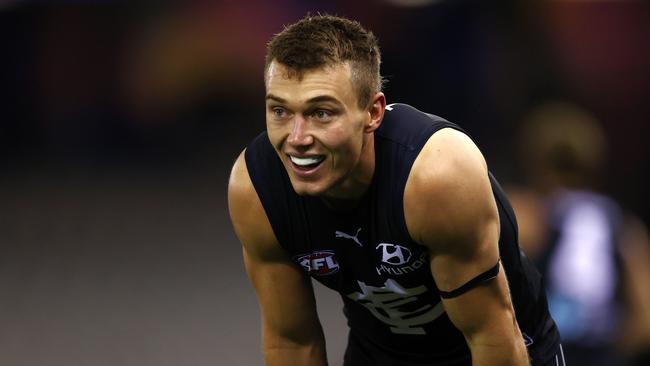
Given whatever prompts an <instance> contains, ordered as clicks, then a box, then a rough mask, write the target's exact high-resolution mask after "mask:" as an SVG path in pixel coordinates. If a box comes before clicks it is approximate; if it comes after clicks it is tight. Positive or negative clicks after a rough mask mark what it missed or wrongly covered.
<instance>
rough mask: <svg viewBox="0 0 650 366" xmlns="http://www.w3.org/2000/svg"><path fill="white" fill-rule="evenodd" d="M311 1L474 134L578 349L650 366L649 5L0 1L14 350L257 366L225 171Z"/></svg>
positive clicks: (0, 160)
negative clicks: (281, 36)
mask: <svg viewBox="0 0 650 366" xmlns="http://www.w3.org/2000/svg"><path fill="white" fill-rule="evenodd" d="M308 12H311V13H317V12H326V13H330V14H335V15H343V16H347V17H350V18H354V19H356V20H359V21H360V22H361V23H362V24H363V25H365V26H366V27H367V28H370V29H371V30H373V32H374V33H375V34H376V35H377V36H378V38H379V40H380V45H381V47H382V52H383V65H382V74H383V75H384V76H385V77H386V78H387V79H388V83H387V84H386V89H385V92H386V94H387V96H388V101H389V103H394V102H403V103H408V104H411V105H413V106H415V107H417V108H419V109H421V110H424V111H427V112H430V113H434V114H437V115H440V116H443V117H445V118H447V119H449V120H451V121H454V122H456V123H458V124H460V125H461V126H463V127H464V128H465V129H466V130H467V131H468V132H469V133H470V134H471V135H472V136H473V137H474V138H475V140H476V141H477V143H478V145H479V147H480V148H481V149H482V151H483V152H484V154H485V156H486V158H487V161H488V164H489V165H490V167H491V170H492V171H493V173H495V175H496V176H497V177H498V179H499V180H500V181H501V182H502V183H503V184H504V186H506V187H507V189H508V191H509V192H511V197H512V200H513V204H514V205H515V208H516V210H517V214H518V215H519V216H520V217H519V220H520V229H521V235H522V239H521V241H522V243H521V244H522V246H523V247H525V248H526V250H527V252H528V253H529V256H530V257H531V258H532V259H534V260H535V261H536V262H537V263H538V265H539V266H540V270H541V271H543V272H544V273H545V275H546V276H547V278H548V279H549V281H548V285H549V292H550V293H551V296H550V299H551V302H552V303H551V307H552V310H553V311H554V316H555V317H556V319H558V323H560V324H559V325H560V328H561V331H562V333H563V335H564V336H565V343H567V344H568V345H569V347H573V348H574V349H575V350H576V351H575V352H572V354H573V357H576V358H575V359H576V360H579V357H583V356H581V355H583V354H590V353H591V354H593V350H595V349H604V350H605V352H604V353H603V354H599V359H600V360H601V361H602V360H606V361H603V362H601V364H609V365H619V364H620V365H641V364H645V365H647V364H650V363H649V361H648V349H650V319H649V317H650V315H649V314H650V296H649V295H648V291H649V290H648V289H650V285H648V284H647V282H648V281H650V272H649V271H648V268H650V249H649V248H648V246H649V244H648V236H647V227H646V225H647V224H648V223H649V222H650V211H649V206H650V205H649V203H650V199H649V198H650V197H649V195H648V188H647V187H648V186H649V185H650V182H649V179H648V166H650V151H649V145H650V144H649V143H648V138H649V137H650V131H649V125H650V123H649V122H650V47H649V46H648V45H649V43H648V39H650V3H649V2H648V1H640V0H637V1H635V0H627V1H624V0H618V1H615V0H610V1H607V0H600V1H588V0H582V1H577V0H573V1H571V0H536V1H532V0H531V1H515V0H512V1H510V0H502V1H499V2H488V1H465V0H447V1H444V0H428V1H427V0H383V1H380V0H374V1H373V0H369V1H364V2H352V1H317V0H309V1H298V0H275V1H263V0H247V1H235V0H232V1H227V0H223V1H171V0H166V1H162V0H161V1H157V2H144V1H126V0H94V1H91V0H86V1H55V0H50V1H27V0H24V1H20V0H13V1H12V0H0V47H1V48H0V96H1V99H0V100H1V102H0V106H1V109H0V364H1V365H10V366H23V365H25V366H27V365H66V366H67V365H93V366H95V365H97V366H99V365H112V366H114V365H125V366H127V365H129V366H130V365H133V366H135V365H139V366H143V365H261V364H262V359H261V353H260V330H259V314H258V306H257V302H256V299H255V295H254V292H253V290H252V287H251V286H250V284H249V282H248V279H247V277H246V274H245V272H244V269H243V266H242V264H241V248H240V245H239V243H238V241H237V240H236V238H235V236H234V233H233V231H232V229H231V226H230V222H229V219H228V213H227V205H226V186H227V179H228V174H229V170H230V167H231V164H232V162H233V161H234V159H235V157H236V156H237V154H238V153H239V152H240V151H241V150H242V149H243V148H244V147H245V146H246V145H247V143H248V142H249V141H250V140H251V139H252V138H253V137H254V136H256V135H257V134H258V133H259V132H261V131H262V130H263V129H264V107H263V106H264V102H263V98H264V84H263V80H262V73H263V64H264V60H263V58H264V54H265V44H266V42H267V41H268V40H269V38H270V37H271V36H272V35H273V34H275V33H277V32H279V31H281V30H282V27H283V25H284V24H289V23H291V22H294V21H296V20H297V19H299V18H301V17H302V16H304V15H305V14H306V13H308ZM558 253H559V254H558ZM566 258H572V259H574V260H573V261H571V260H568V261H567V260H562V259H566ZM317 290H318V304H319V313H320V314H321V319H322V322H323V324H324V327H325V331H326V336H327V339H328V352H329V358H330V363H331V364H332V365H340V364H341V360H342V354H343V351H344V347H345V340H346V334H347V333H346V328H345V323H344V320H343V318H342V315H341V306H342V305H341V302H340V300H339V299H338V297H337V295H336V294H332V293H329V292H325V291H323V290H322V289H321V288H320V287H317ZM583 315H584V316H583ZM565 322H566V324H565ZM589 324H591V326H588V325H589ZM594 325H595V326H594ZM591 328H594V329H591ZM585 357H586V356H585ZM577 362H580V363H577ZM589 362H592V361H589ZM593 362H596V361H593ZM569 364H571V363H569ZM573 364H574V365H578V364H580V365H587V364H596V363H587V361H576V362H574V363H573Z"/></svg>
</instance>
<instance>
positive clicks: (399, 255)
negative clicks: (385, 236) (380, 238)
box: [376, 243, 411, 266]
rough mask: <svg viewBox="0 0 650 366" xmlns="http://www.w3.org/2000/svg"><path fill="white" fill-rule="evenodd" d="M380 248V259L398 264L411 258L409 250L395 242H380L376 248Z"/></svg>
mask: <svg viewBox="0 0 650 366" xmlns="http://www.w3.org/2000/svg"><path fill="white" fill-rule="evenodd" d="M379 248H381V261H382V262H384V263H388V264H392V265H394V266H399V265H401V264H404V263H406V262H408V261H409V260H410V259H411V251H410V250H409V249H408V248H405V247H403V246H401V245H397V244H389V243H381V244H379V245H377V248H376V249H379Z"/></svg>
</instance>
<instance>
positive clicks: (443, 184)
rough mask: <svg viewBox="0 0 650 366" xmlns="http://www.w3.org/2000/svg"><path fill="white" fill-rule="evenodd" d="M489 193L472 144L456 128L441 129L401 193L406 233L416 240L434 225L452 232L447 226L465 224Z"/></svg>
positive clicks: (483, 165)
mask: <svg viewBox="0 0 650 366" xmlns="http://www.w3.org/2000/svg"><path fill="white" fill-rule="evenodd" d="M489 193H490V191H489V181H488V173H487V166H486V163H485V160H484V159H483V156H482V154H481V152H480V151H479V150H478V148H477V147H476V145H475V144H474V142H473V141H472V140H471V139H470V138H469V137H468V136H467V135H466V134H464V133H463V132H460V131H458V130H456V129H453V128H444V129H441V130H439V131H438V132H436V133H435V134H433V135H432V136H431V137H430V138H429V140H428V141H427V142H426V144H425V145H424V147H423V148H422V150H421V151H420V153H419V154H418V157H417V158H416V160H415V162H414V164H413V167H412V169H411V172H410V174H409V178H408V181H407V184H406V187H405V191H404V212H405V217H406V219H407V225H408V226H409V231H413V232H411V234H412V235H413V236H414V238H417V237H420V235H419V233H421V232H423V231H425V232H429V233H431V232H435V231H436V230H431V228H432V227H433V226H440V227H441V228H442V229H443V230H441V231H445V230H448V229H449V230H451V229H453V228H452V227H449V226H448V225H451V226H456V225H461V224H462V225H465V221H466V217H468V216H471V215H473V214H474V211H476V210H474V208H475V206H477V205H478V206H482V205H484V202H483V198H484V197H487V195H488V194H489ZM454 231H455V230H454ZM419 239H420V240H417V239H416V240H417V241H423V239H422V237H420V238H419Z"/></svg>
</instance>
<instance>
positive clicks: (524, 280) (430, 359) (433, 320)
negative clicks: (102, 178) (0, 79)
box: [229, 16, 564, 366]
mask: <svg viewBox="0 0 650 366" xmlns="http://www.w3.org/2000/svg"><path fill="white" fill-rule="evenodd" d="M379 65H380V53H379V48H378V45H377V40H376V39H375V37H374V35H373V34H372V33H370V32H368V31H366V30H365V29H364V28H362V27H361V25H360V24H359V23H358V22H354V21H350V20H347V19H343V18H338V17H332V16H313V17H310V16H308V17H306V18H303V19H302V20H300V21H299V22H297V23H294V24H293V25H290V26H288V27H286V28H285V29H284V30H283V31H282V32H281V33H279V34H278V35H276V36H275V37H274V38H273V39H272V40H271V42H270V43H269V46H268V53H267V58H266V68H265V85H266V124H267V131H266V132H264V133H262V134H260V135H259V136H258V137H257V138H256V139H255V140H254V141H253V142H252V143H251V144H250V145H249V146H248V147H247V149H246V150H245V151H244V152H242V154H240V156H239V158H238V159H237V161H236V163H235V165H234V167H233V170H232V173H231V178H230V183H229V208H230V214H231V219H232V222H233V225H234V227H235V231H236V233H237V235H238V237H239V239H240V241H241V242H242V244H243V249H244V262H245V265H246V269H247V271H248V274H249V276H250V278H251V281H252V283H253V286H254V287H255V290H256V292H257V295H258V299H259V302H260V305H261V312H262V329H263V351H264V357H265V360H266V362H267V364H268V365H286V364H296V365H326V364H327V357H326V355H325V339H324V336H323V332H322V326H321V324H320V320H319V318H318V315H317V312H316V307H315V302H314V295H313V290H312V287H311V282H310V279H309V278H310V277H311V278H313V279H315V280H317V281H319V282H321V283H323V284H324V285H325V286H327V287H329V288H331V289H333V290H335V291H338V292H339V293H340V294H341V297H342V299H343V302H344V313H345V315H346V316H347V319H348V325H349V327H350V332H349V338H348V347H347V350H346V353H345V357H344V362H345V365H355V366H358V365H373V366H380V365H392V366H395V365H431V364H444V365H468V364H476V365H528V364H530V362H532V364H533V365H563V364H564V360H563V356H562V349H561V346H560V344H559V334H558V332H557V329H556V327H555V324H554V322H553V320H552V319H551V317H550V316H549V313H548V308H547V304H546V298H545V296H544V292H543V288H542V286H541V283H540V281H539V280H540V278H539V274H538V273H537V271H536V270H535V269H534V267H533V265H532V264H531V263H529V262H528V261H527V259H526V258H525V256H522V255H521V254H520V250H519V247H518V244H517V235H516V221H515V217H514V213H513V212H512V210H511V208H510V205H509V203H508V201H507V198H506V197H505V196H504V194H503V192H502V190H501V188H500V187H499V185H498V183H497V182H496V180H495V179H494V178H493V177H492V176H491V175H490V174H489V173H488V170H487V167H486V163H485V161H484V159H483V157H482V155H481V153H480V152H479V150H478V148H477V147H476V145H474V143H473V142H472V140H470V139H469V138H468V136H467V135H466V134H464V133H463V131H462V129H461V128H460V127H458V126H457V125H455V124H453V123H450V122H448V121H446V120H444V119H442V118H440V117H436V116H433V115H430V114H427V113H423V112H420V111H418V110H416V109H415V108H413V107H411V106H408V105H405V104H390V105H387V104H386V97H385V96H384V94H383V93H382V92H381V76H380V72H379ZM506 276H507V278H506Z"/></svg>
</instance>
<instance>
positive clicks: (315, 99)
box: [266, 93, 343, 106]
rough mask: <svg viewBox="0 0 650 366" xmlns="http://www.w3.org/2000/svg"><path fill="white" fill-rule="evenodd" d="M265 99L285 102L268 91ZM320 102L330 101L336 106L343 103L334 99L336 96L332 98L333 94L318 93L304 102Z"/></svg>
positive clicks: (285, 101)
mask: <svg viewBox="0 0 650 366" xmlns="http://www.w3.org/2000/svg"><path fill="white" fill-rule="evenodd" d="M266 100H273V101H276V102H278V103H282V104H286V103H287V100H286V99H284V98H280V97H278V96H276V95H273V94H270V93H269V94H267V95H266ZM321 102H330V103H334V104H336V105H338V106H342V105H343V103H341V101H339V100H338V99H336V98H334V97H333V96H330V95H318V96H315V97H313V98H309V99H307V100H306V103H308V104H315V103H321Z"/></svg>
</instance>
